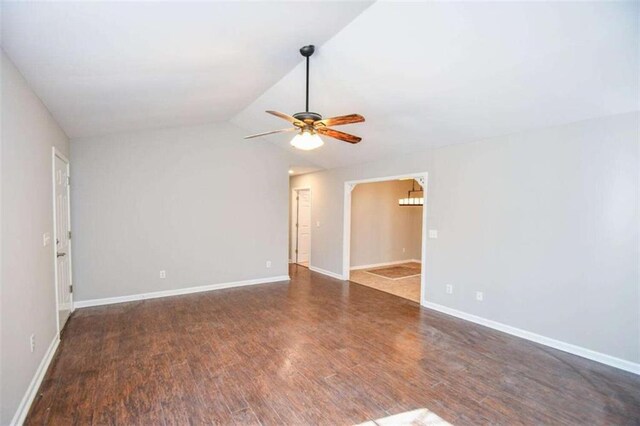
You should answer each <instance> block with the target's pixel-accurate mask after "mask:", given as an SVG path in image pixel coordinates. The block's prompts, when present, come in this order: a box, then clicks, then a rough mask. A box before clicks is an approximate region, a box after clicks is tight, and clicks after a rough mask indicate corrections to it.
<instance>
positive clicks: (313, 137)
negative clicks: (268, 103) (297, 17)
mask: <svg viewBox="0 0 640 426" xmlns="http://www.w3.org/2000/svg"><path fill="white" fill-rule="evenodd" d="M313 52H315V46H313V45H309V46H304V47H302V48H301V49H300V53H301V54H302V56H304V57H305V58H307V97H306V108H305V111H304V112H298V113H295V114H293V116H291V115H288V114H285V113H282V112H278V111H267V113H269V114H272V115H275V116H276V117H280V118H282V119H284V120H287V121H288V122H289V123H291V124H293V126H294V127H290V128H287V129H281V130H274V131H271V132H265V133H258V134H256V135H251V136H245V139H250V138H257V137H259V136H265V135H272V134H274V133H285V132H293V131H297V132H298V134H297V135H296V136H295V137H294V138H293V139H292V140H291V145H292V146H294V147H295V148H298V149H303V150H305V151H308V150H312V149H316V148H319V147H321V146H322V145H324V141H323V140H322V139H321V138H320V136H318V134H321V135H323V136H329V137H330V138H334V139H338V140H341V141H344V142H349V143H352V144H354V143H358V142H360V141H361V140H362V138H360V137H358V136H354V135H350V134H349V133H344V132H340V131H338V130H334V129H330V128H329V127H331V126H341V125H343V124H351V123H362V122H363V121H364V117H363V116H361V115H360V114H349V115H341V116H339V117H331V118H325V119H323V118H322V116H321V115H320V114H318V113H317V112H310V111H309V57H310V56H311V55H313Z"/></svg>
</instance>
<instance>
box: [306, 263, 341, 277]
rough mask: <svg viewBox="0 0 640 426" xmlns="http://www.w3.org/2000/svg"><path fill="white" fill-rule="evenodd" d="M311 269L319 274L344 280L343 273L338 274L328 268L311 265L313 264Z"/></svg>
mask: <svg viewBox="0 0 640 426" xmlns="http://www.w3.org/2000/svg"><path fill="white" fill-rule="evenodd" d="M309 269H310V270H312V271H313V272H317V273H319V274H322V275H326V276H328V277H331V278H335V279H338V280H340V281H343V278H342V275H340V274H336V273H335V272H331V271H327V270H326V269H321V268H316V267H315V266H311V265H309Z"/></svg>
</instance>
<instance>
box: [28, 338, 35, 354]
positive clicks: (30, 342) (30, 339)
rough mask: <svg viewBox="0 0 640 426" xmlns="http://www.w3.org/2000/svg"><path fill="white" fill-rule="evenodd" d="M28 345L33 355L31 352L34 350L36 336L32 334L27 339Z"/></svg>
mask: <svg viewBox="0 0 640 426" xmlns="http://www.w3.org/2000/svg"><path fill="white" fill-rule="evenodd" d="M29 345H30V346H31V352H32V353H33V351H35V350H36V335H35V334H32V335H31V336H30V337H29Z"/></svg>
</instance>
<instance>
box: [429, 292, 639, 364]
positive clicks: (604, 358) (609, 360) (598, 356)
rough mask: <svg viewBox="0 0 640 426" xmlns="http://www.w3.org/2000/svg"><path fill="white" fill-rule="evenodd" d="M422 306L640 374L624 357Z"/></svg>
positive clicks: (440, 307) (434, 305) (431, 305)
mask: <svg viewBox="0 0 640 426" xmlns="http://www.w3.org/2000/svg"><path fill="white" fill-rule="evenodd" d="M422 306H424V307H425V308H428V309H433V310H434V311H438V312H442V313H445V314H447V315H451V316H454V317H457V318H461V319H463V320H467V321H471V322H473V323H476V324H480V325H484V326H485V327H489V328H493V329H494V330H498V331H502V332H503V333H507V334H511V335H512V336H517V337H521V338H523V339H527V340H530V341H532V342H536V343H540V344H541V345H545V346H549V347H551V348H554V349H558V350H561V351H564V352H568V353H570V354H573V355H578V356H581V357H583V358H587V359H590V360H592V361H597V362H599V363H602V364H606V365H609V366H611V367H615V368H619V369H620V370H624V371H628V372H630V373H634V374H640V364H639V363H635V362H631V361H627V360H624V359H620V358H616V357H614V356H611V355H606V354H603V353H601V352H596V351H593V350H591V349H587V348H583V347H581V346H577V345H573V344H571V343H566V342H562V341H560V340H556V339H552V338H550V337H546V336H542V335H540V334H536V333H532V332H530V331H526V330H522V329H520V328H516V327H512V326H510V325H506V324H503V323H500V322H497V321H493V320H490V319H486V318H482V317H479V316H476V315H473V314H468V313H466V312H463V311H458V310H457V309H453V308H449V307H447V306H443V305H439V304H437V303H432V302H427V301H423V302H422Z"/></svg>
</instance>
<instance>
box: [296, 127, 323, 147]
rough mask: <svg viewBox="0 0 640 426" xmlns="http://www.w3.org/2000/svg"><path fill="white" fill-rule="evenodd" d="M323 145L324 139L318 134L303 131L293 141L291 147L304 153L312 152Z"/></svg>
mask: <svg viewBox="0 0 640 426" xmlns="http://www.w3.org/2000/svg"><path fill="white" fill-rule="evenodd" d="M322 145H324V141H323V140H322V138H320V136H318V134H317V133H311V132H308V131H302V132H300V133H298V134H297V135H295V137H294V138H293V139H291V146H293V147H294V148H298V149H301V150H303V151H311V150H312V149H316V148H320V147H321V146H322Z"/></svg>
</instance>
